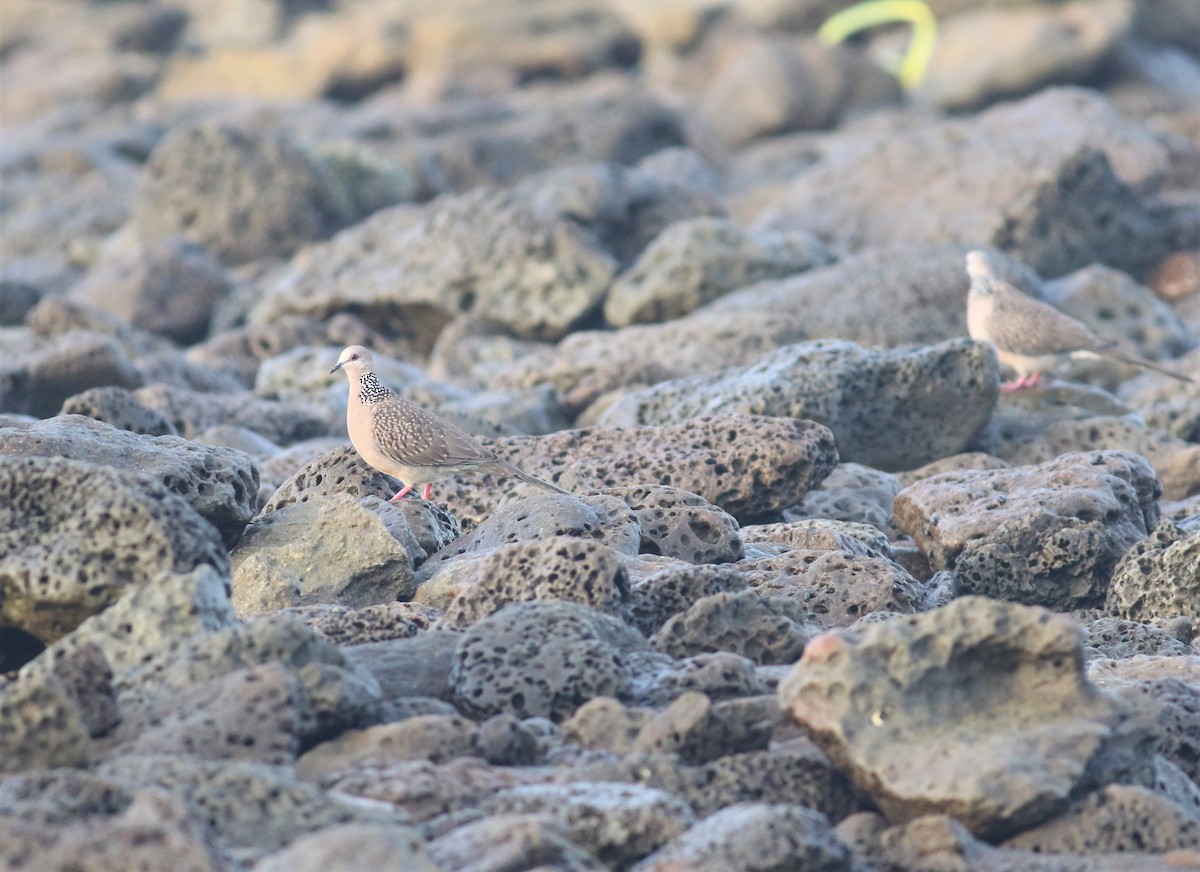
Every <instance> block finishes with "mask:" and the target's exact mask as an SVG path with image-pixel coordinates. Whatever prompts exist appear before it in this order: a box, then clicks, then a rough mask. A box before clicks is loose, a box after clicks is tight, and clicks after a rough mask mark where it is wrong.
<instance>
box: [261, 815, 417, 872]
mask: <svg viewBox="0 0 1200 872" xmlns="http://www.w3.org/2000/svg"><path fill="white" fill-rule="evenodd" d="M254 868H255V870H256V872H373V870H383V869H389V868H392V869H405V870H411V872H441V870H440V869H439V867H438V866H436V865H434V863H433V861H432V860H430V859H429V855H428V854H427V853H426V851H425V842H424V840H423V839H422V838H421V837H420V835H418V834H417V832H416V831H415V830H413V829H411V828H410V827H405V826H399V825H393V824H369V823H348V824H335V825H334V826H329V827H324V828H323V829H321V830H319V831H317V832H315V833H308V834H306V835H302V836H300V838H298V839H296V841H294V842H292V843H291V844H290V845H288V846H287V847H286V848H284V849H283V850H282V851H276V852H275V853H273V854H269V855H267V856H266V857H264V858H263V859H262V860H261V861H259V862H258V863H257V864H256V865H255V867H254Z"/></svg>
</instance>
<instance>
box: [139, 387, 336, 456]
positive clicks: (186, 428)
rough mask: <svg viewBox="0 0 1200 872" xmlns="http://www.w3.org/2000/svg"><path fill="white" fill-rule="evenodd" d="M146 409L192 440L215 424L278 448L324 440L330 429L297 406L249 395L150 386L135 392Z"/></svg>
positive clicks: (324, 420) (319, 416)
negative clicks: (236, 427) (239, 430)
mask: <svg viewBox="0 0 1200 872" xmlns="http://www.w3.org/2000/svg"><path fill="white" fill-rule="evenodd" d="M135 396H136V397H137V400H138V402H139V403H141V404H142V405H144V406H146V407H147V408H150V409H154V410H156V411H158V412H160V413H161V414H162V415H163V416H164V417H166V419H167V420H168V421H170V422H171V424H172V425H173V426H174V427H175V429H176V431H177V432H178V433H179V434H180V435H182V436H186V437H188V438H195V437H196V436H198V435H199V434H201V433H203V432H204V431H205V430H207V429H209V428H210V427H215V426H217V425H219V424H237V425H239V426H242V427H246V428H247V429H249V430H253V431H254V432H256V433H258V434H260V435H262V436H265V437H267V438H268V439H270V440H271V441H272V442H275V443H277V444H279V445H290V444H291V443H293V442H299V441H300V440H302V439H311V438H313V437H316V436H328V435H330V433H331V430H332V425H331V423H330V420H329V418H328V417H327V416H326V415H325V414H324V413H322V412H321V411H319V410H314V409H313V408H311V407H309V406H306V405H301V404H299V403H285V402H280V401H278V400H266V399H262V398H261V397H256V396H254V395H253V394H250V393H238V394H215V393H207V392H203V391H192V390H188V389H186V388H180V387H173V386H170V385H164V384H154V385H149V386H147V387H144V388H141V389H139V390H138V391H136V392H135Z"/></svg>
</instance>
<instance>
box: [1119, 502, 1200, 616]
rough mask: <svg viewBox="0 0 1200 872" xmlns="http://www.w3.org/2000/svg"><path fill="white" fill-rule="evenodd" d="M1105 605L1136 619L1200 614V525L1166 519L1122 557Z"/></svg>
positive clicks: (1121, 614) (1120, 613)
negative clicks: (1186, 526) (1186, 527)
mask: <svg viewBox="0 0 1200 872" xmlns="http://www.w3.org/2000/svg"><path fill="white" fill-rule="evenodd" d="M1105 608H1106V610H1107V611H1108V612H1110V613H1112V614H1116V615H1119V616H1120V617H1123V618H1129V619H1131V620H1135V621H1146V620H1150V619H1152V618H1170V617H1174V616H1175V615H1195V614H1200V531H1197V532H1194V533H1191V534H1190V535H1189V534H1187V533H1185V532H1184V531H1183V530H1181V529H1180V528H1179V527H1177V526H1176V525H1175V524H1173V523H1172V522H1170V521H1162V522H1160V523H1159V525H1158V526H1157V527H1156V528H1155V529H1154V530H1153V531H1152V532H1151V533H1150V535H1149V537H1148V538H1146V539H1143V540H1142V541H1140V542H1137V543H1135V544H1134V545H1133V547H1131V548H1130V549H1129V550H1128V551H1127V552H1125V554H1124V556H1123V557H1121V559H1120V561H1119V562H1118V563H1117V566H1116V569H1115V570H1114V571H1113V575H1112V581H1111V582H1110V584H1109V588H1108V601H1107V603H1106V605H1105Z"/></svg>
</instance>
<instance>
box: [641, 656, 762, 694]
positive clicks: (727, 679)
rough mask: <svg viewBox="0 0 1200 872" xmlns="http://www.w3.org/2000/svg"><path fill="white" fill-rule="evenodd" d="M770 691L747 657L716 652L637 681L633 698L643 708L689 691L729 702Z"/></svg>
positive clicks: (672, 666) (685, 661)
mask: <svg viewBox="0 0 1200 872" xmlns="http://www.w3.org/2000/svg"><path fill="white" fill-rule="evenodd" d="M770 690H771V688H770V687H769V686H767V684H766V683H765V682H763V680H762V679H761V678H760V677H759V675H758V672H757V670H756V669H755V663H754V661H753V660H751V659H750V658H749V657H743V656H742V655H740V654H734V653H733V652H731V651H716V652H713V653H711V654H697V655H696V656H695V657H685V658H684V659H682V660H676V661H674V662H673V663H671V664H670V666H669V667H668V668H666V669H664V670H662V671H661V672H658V673H655V674H654V675H652V676H650V677H649V678H643V679H642V680H640V681H638V682H636V683H635V684H634V698H635V699H636V700H637V701H638V702H639V703H642V704H643V705H652V706H662V705H667V704H668V703H670V702H671V701H672V700H674V699H677V698H678V697H680V696H682V695H683V694H685V693H690V692H697V693H703V694H704V695H705V696H707V697H709V698H710V699H714V700H730V699H742V698H744V697H756V696H759V695H761V694H764V693H768V692H769V691H770Z"/></svg>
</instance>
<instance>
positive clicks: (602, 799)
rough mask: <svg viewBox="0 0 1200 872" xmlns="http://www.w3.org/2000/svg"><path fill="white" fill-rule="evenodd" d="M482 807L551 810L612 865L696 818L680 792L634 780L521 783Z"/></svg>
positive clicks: (505, 810)
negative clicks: (678, 793) (671, 791)
mask: <svg viewBox="0 0 1200 872" xmlns="http://www.w3.org/2000/svg"><path fill="white" fill-rule="evenodd" d="M483 811H484V812H485V813H488V814H499V815H504V814H538V813H545V814H549V815H552V816H553V817H554V818H555V819H557V820H558V821H560V822H561V823H562V825H563V826H564V827H565V829H566V831H567V833H568V835H569V837H570V839H571V841H572V842H574V843H575V844H576V845H578V846H579V847H580V848H582V849H584V850H585V851H587V852H588V853H589V854H591V855H592V856H594V857H596V859H598V860H600V861H601V862H603V863H606V864H608V865H609V866H610V867H612V866H624V865H627V864H628V863H630V862H632V861H634V860H637V859H639V858H641V857H644V856H646V855H647V854H649V853H650V852H651V851H653V850H655V849H656V848H658V847H659V846H660V845H662V844H663V843H664V842H666V841H667V840H669V839H671V838H673V837H675V836H678V835H679V834H681V833H682V832H683V831H684V830H686V829H687V828H688V827H689V826H691V824H692V823H694V822H695V815H694V814H693V813H692V810H691V808H690V807H689V806H688V804H687V803H686V802H684V801H683V800H682V799H680V798H679V797H677V796H672V795H671V794H669V793H666V792H665V791H661V790H655V789H654V788H650V787H641V786H639V785H634V784H601V783H593V784H588V783H577V784H563V785H559V784H547V785H541V784H531V785H523V786H520V787H514V788H511V789H509V790H504V791H500V792H499V793H495V794H493V795H492V796H490V797H488V798H487V799H485V800H484V802H483Z"/></svg>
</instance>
